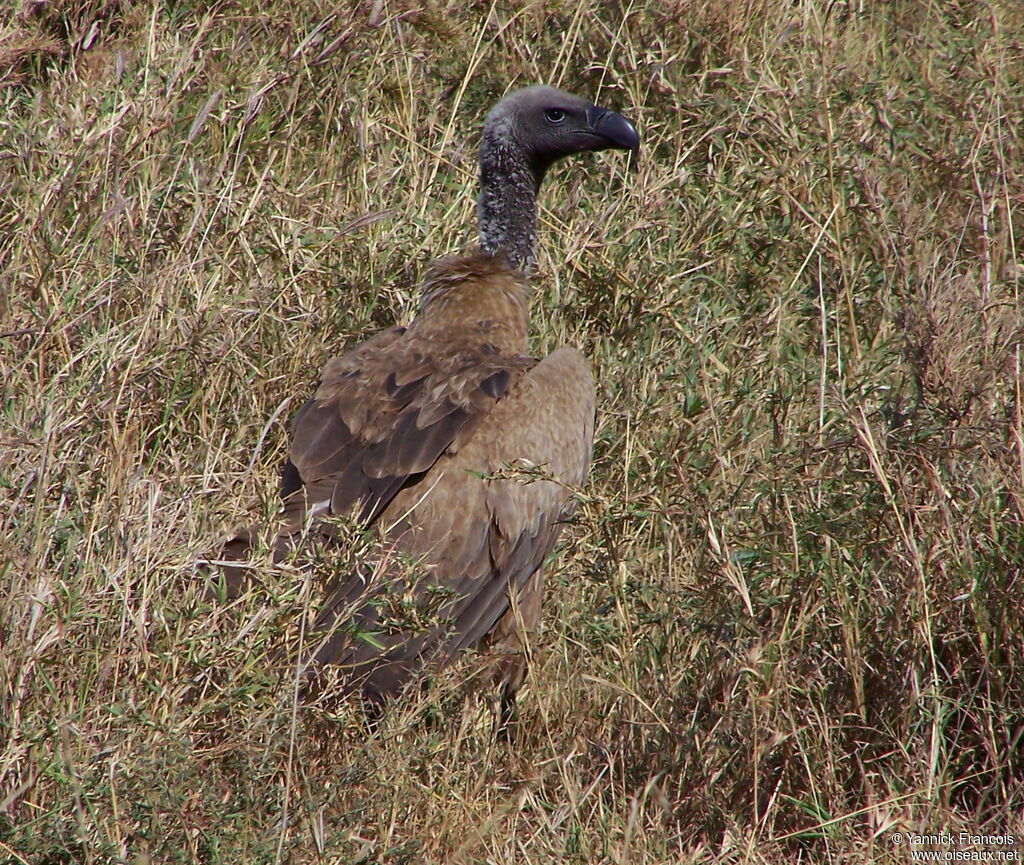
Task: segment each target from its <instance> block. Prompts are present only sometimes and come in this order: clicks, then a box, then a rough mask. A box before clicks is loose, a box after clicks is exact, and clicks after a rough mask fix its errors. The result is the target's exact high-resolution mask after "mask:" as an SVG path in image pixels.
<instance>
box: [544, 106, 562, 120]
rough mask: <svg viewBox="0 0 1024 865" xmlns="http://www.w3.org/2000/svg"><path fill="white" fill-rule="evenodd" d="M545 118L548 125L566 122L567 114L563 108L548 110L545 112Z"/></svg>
mask: <svg viewBox="0 0 1024 865" xmlns="http://www.w3.org/2000/svg"><path fill="white" fill-rule="evenodd" d="M544 116H545V117H546V118H547V119H548V123H564V122H565V112H564V111H563V110H562V109H561V108H548V109H547V110H546V111H545V112H544Z"/></svg>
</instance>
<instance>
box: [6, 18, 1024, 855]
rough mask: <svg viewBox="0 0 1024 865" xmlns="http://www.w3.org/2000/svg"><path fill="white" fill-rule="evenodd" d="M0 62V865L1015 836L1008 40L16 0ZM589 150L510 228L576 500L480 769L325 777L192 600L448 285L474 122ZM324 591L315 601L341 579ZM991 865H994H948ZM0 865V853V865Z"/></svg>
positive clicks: (1018, 111) (349, 741) (334, 719)
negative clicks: (552, 96) (584, 372)
mask: <svg viewBox="0 0 1024 865" xmlns="http://www.w3.org/2000/svg"><path fill="white" fill-rule="evenodd" d="M2 15H3V16H4V19H3V23H2V30H0V76H2V85H3V86H2V87H0V373H2V380H3V401H2V405H0V599H2V600H0V604H2V609H3V611H4V615H3V617H2V620H0V645H2V649H0V677H2V685H3V687H2V689H0V693H2V700H3V705H2V711H0V731H2V735H0V861H7V860H9V861H11V862H31V863H61V862H88V863H93V862H96V863H98V862H139V863H141V862H147V861H154V862H190V863H191V862H202V863H219V862H223V863H237V862H272V861H273V862H281V861H291V862H320V861H323V862H367V863H371V862H380V863H401V862H439V863H440V862H494V863H505V862H509V863H511V862H549V861H567V862H580V863H583V862H616V863H626V862H631V863H638V862H652V863H653V862H721V861H727V862H751V863H759V862H765V863H774V862H780V861H808V862H834V861H842V862H893V863H902V862H906V861H909V859H910V852H909V851H910V847H909V846H908V845H906V844H903V845H893V844H892V843H891V841H890V837H891V835H892V833H893V832H896V831H900V832H905V833H911V832H914V833H921V834H928V833H940V832H951V833H953V834H956V833H957V832H959V831H961V830H963V831H969V832H973V833H989V834H995V833H998V832H999V831H1012V832H1015V833H1017V834H1018V835H1020V834H1021V833H1024V823H1022V822H1021V814H1022V809H1024V759H1022V757H1021V753H1022V742H1021V737H1022V735H1024V674H1022V672H1021V667H1020V664H1019V659H1020V658H1021V657H1022V655H1024V639H1022V626H1021V620H1022V616H1024V600H1022V597H1024V595H1022V591H1021V580H1022V577H1024V564H1022V562H1024V518H1022V504H1024V408H1022V406H1024V400H1022V396H1024V394H1022V392H1021V381H1022V357H1021V340H1022V335H1024V315H1022V308H1021V284H1022V278H1024V265H1022V264H1021V261H1022V258H1021V255H1022V254H1021V250H1020V249H1019V240H1018V237H1019V235H1020V233H1021V222H1020V219H1021V217H1020V213H1021V208H1022V205H1024V172H1022V171H1021V169H1020V166H1021V165H1022V164H1024V146H1022V140H1021V133H1020V130H1021V129H1022V128H1024V96H1022V92H1024V66H1022V64H1021V61H1020V45H1021V41H1022V39H1024V12H1022V9H1021V7H1020V6H1019V4H1016V3H1012V2H1003V3H999V2H997V3H993V4H981V3H971V2H941V3H940V2H909V0H897V2H886V3H870V2H868V3H846V4H844V3H826V2H823V0H822V2H819V0H806V2H801V3H797V4H792V3H785V2H782V0H760V2H757V3H746V2H744V3H740V2H735V0H708V2H704V3H689V2H682V0H679V2H672V3H650V4H648V5H644V4H639V3H617V2H611V0H594V2H591V3H583V4H577V3H576V2H572V3H570V2H561V0H552V2H546V3H543V4H540V3H538V4H533V5H525V4H524V5H518V4H493V5H492V4H490V3H464V2H463V3H454V2H448V0H439V2H428V3H422V4H413V3H404V2H402V3H399V2H391V0H384V2H380V3H349V4H341V5H340V6H339V5H337V4H327V3H319V2H317V0H283V2H278V3H274V4H273V5H272V6H269V7H264V4H257V3H250V2H248V0H236V2H195V3H188V2H160V3H155V4H154V3H145V2H134V0H113V2H101V0H54V2H50V3H46V4H28V3H24V4H20V5H19V6H18V8H17V10H16V11H11V10H8V11H5V12H4V13H2ZM537 81H545V82H548V83H552V84H556V85H560V86H563V87H565V88H567V89H570V90H573V91H575V92H578V93H581V94H586V95H588V96H591V97H593V98H595V99H596V100H597V101H599V102H600V103H602V104H605V105H609V106H611V107H614V108H616V109H618V110H621V111H622V112H623V113H625V114H626V115H627V116H629V117H631V118H633V119H635V120H636V122H637V125H638V127H639V129H640V131H641V135H642V137H643V150H642V154H641V158H640V160H639V162H638V163H637V164H635V165H632V166H627V161H626V160H625V159H624V158H621V155H620V154H602V155H598V156H595V157H588V158H586V159H582V160H578V161H576V162H574V163H573V164H571V165H570V164H566V165H564V166H561V167H559V168H558V169H557V170H556V171H555V172H554V173H553V176H552V177H551V179H550V181H549V183H548V186H547V188H546V190H545V192H544V199H543V201H544V207H545V209H544V212H543V216H542V236H541V247H542V249H541V252H540V262H539V267H538V272H537V274H536V276H535V280H534V281H535V284H536V286H537V290H536V295H535V297H536V303H535V305H534V329H535V347H536V350H537V351H538V352H546V351H548V350H550V349H552V348H554V347H555V346H557V345H559V344H562V343H568V344H573V345H577V346H580V347H581V348H583V350H584V351H586V353H587V354H588V356H589V357H590V358H591V360H592V363H593V365H594V368H595V371H596V373H597V376H598V380H599V399H600V409H599V417H598V424H599V426H598V433H597V443H596V453H595V461H594V467H593V471H592V473H591V478H590V481H589V483H588V485H587V486H586V488H585V489H583V490H582V491H581V496H582V497H583V500H584V505H583V507H582V508H581V511H580V513H579V516H578V518H577V520H576V521H575V525H574V526H573V527H572V528H571V529H570V531H569V532H568V533H567V534H566V536H565V541H564V544H563V545H562V550H561V554H560V555H559V556H558V558H557V559H556V560H555V562H554V563H553V565H552V567H551V570H550V575H549V588H550V591H549V595H548V598H547V602H546V607H545V616H544V631H543V634H542V637H541V639H540V641H539V644H538V645H536V646H534V647H533V666H532V673H531V677H530V680H529V687H528V689H527V690H526V691H525V692H524V693H523V695H522V698H521V703H522V715H523V732H522V735H521V737H520V740H519V741H518V743H517V745H516V747H515V748H508V747H506V746H503V745H500V744H498V743H495V742H494V741H493V738H492V735H491V727H490V721H489V715H488V712H487V709H486V707H485V706H484V705H483V704H482V702H481V701H480V700H479V699H477V698H475V697H473V696H472V695H468V696H467V695H466V689H465V688H463V687H461V685H460V679H462V678H464V677H467V676H469V675H470V670H469V669H468V668H462V669H457V670H453V671H452V673H451V674H450V675H449V676H448V677H445V678H444V681H440V682H438V683H437V684H436V687H435V688H434V689H433V690H432V691H431V693H430V694H428V695H426V696H425V697H424V698H423V700H421V701H417V702H415V703H414V704H411V705H409V706H408V707H403V708H401V709H399V710H396V711H395V712H394V713H392V715H391V716H389V718H388V719H387V720H386V722H385V723H384V724H383V725H382V726H381V727H380V728H379V729H378V730H376V731H375V732H374V733H373V734H368V733H367V732H366V731H365V729H364V728H363V727H362V726H361V724H360V722H359V718H358V713H357V712H356V711H355V710H354V709H353V708H352V707H349V706H346V705H324V706H319V707H315V708H314V709H311V710H309V711H303V712H298V713H297V712H296V711H295V701H294V690H293V687H292V685H291V684H290V683H289V682H288V681H287V680H285V681H279V680H277V678H276V677H275V676H273V675H271V674H270V673H269V672H268V671H269V669H270V664H269V663H268V658H269V657H270V656H272V655H273V653H275V652H276V651H278V650H279V648H280V647H281V646H282V645H287V644H288V642H289V641H291V640H294V639H296V636H297V632H298V628H299V624H300V622H301V620H302V616H303V612H304V610H307V609H309V608H310V607H311V606H315V600H314V598H315V595H316V591H317V589H316V583H317V579H318V578H319V577H320V576H321V575H322V574H323V573H324V572H325V571H329V570H330V568H331V567H343V566H344V562H341V563H339V562H334V563H332V562H330V561H327V562H324V563H321V564H320V565H318V566H317V568H316V569H315V571H314V575H313V576H312V577H310V578H309V579H304V578H303V575H302V574H300V573H296V572H294V571H289V570H287V569H274V568H272V567H269V566H268V567H267V568H266V569H265V570H262V571H261V572H260V574H259V581H258V585H257V587H256V588H254V589H253V590H252V591H251V592H249V593H248V594H247V595H245V596H244V597H243V598H241V599H240V600H239V601H237V602H234V603H232V604H225V603H218V602H213V601H210V600H206V599H204V597H203V592H202V580H201V578H200V577H199V576H198V575H197V573H196V570H195V567H194V562H195V560H196V558H197V557H200V556H202V555H203V554H205V553H206V552H208V551H209V550H210V549H211V548H212V547H213V545H214V544H215V542H216V540H217V538H218V537H220V536H221V535H222V533H223V532H225V531H226V530H229V529H230V528H232V527H233V526H235V525H237V524H239V523H243V522H246V521H247V520H249V519H252V518H257V517H267V516H270V515H272V514H273V512H274V509H275V495H276V492H275V491H276V473H277V469H278V466H279V464H280V461H281V460H282V458H283V456H284V454H285V452H286V448H287V438H288V436H287V425H288V419H289V417H290V416H291V414H292V413H293V412H294V410H295V409H297V408H298V406H299V405H300V404H301V401H302V400H303V399H304V398H305V397H306V395H307V394H309V392H310V391H311V389H312V388H313V387H314V385H315V382H316V380H317V376H318V372H319V370H320V369H321V367H322V365H323V364H324V362H325V361H326V360H327V359H328V358H329V357H331V356H332V355H334V354H337V353H339V352H341V351H343V350H344V349H345V347H346V346H348V345H351V344H353V343H354V342H356V341H357V340H358V339H360V338H361V337H363V336H365V335H366V334H368V333H371V332H373V331H374V330H376V329H379V328H380V327H383V326H386V325H389V324H391V323H392V322H394V321H395V320H396V319H397V320H407V319H408V318H409V316H410V315H411V314H412V311H413V309H414V308H415V304H416V299H417V282H418V279H419V276H420V275H421V274H422V272H423V269H424V267H425V265H426V264H427V263H428V262H429V261H430V260H431V259H432V258H433V257H435V256H437V255H440V254H443V253H445V252H448V251H450V250H453V249H458V248H460V247H461V246H462V245H464V244H465V243H467V242H468V241H470V240H472V238H473V231H472V221H473V194H474V186H475V164H474V163H475V148H476V142H477V132H478V128H479V124H480V122H481V120H482V117H483V114H484V112H485V111H486V109H487V108H488V107H489V105H490V104H492V103H493V101H494V100H495V99H496V98H497V97H498V96H499V95H500V94H502V93H503V92H504V90H505V89H506V88H507V87H511V86H516V85H522V84H528V83H535V82H537ZM343 558H344V557H343ZM993 849H996V848H993ZM5 857H6V858H5Z"/></svg>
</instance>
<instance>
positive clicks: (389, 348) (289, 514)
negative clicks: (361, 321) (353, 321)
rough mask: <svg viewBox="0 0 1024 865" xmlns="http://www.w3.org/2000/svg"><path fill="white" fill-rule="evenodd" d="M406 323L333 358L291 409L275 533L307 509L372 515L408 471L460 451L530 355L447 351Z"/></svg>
mask: <svg viewBox="0 0 1024 865" xmlns="http://www.w3.org/2000/svg"><path fill="white" fill-rule="evenodd" d="M431 348H432V347H431V346H430V345H429V344H426V343H425V341H423V340H419V339H417V338H416V337H415V335H413V334H412V333H409V332H406V331H405V330H404V329H403V328H392V329H391V330H388V331H384V332H383V333H381V334H378V335H377V336H376V337H374V338H373V339H371V340H368V341H367V342H366V343H363V344H362V345H360V346H358V347H357V348H356V349H354V350H353V351H351V352H349V353H348V354H346V355H345V356H343V357H340V358H335V359H333V360H331V361H330V362H329V363H328V364H327V367H326V368H325V370H324V373H323V377H322V379H321V382H320V386H319V388H318V389H317V391H316V394H315V395H314V396H313V398H312V399H310V400H309V401H308V402H307V403H306V404H305V405H304V406H303V407H302V408H301V409H300V410H299V412H298V413H297V414H296V416H295V420H294V422H293V424H292V448H291V452H290V454H289V459H288V462H287V463H286V465H285V469H284V473H283V476H282V482H281V496H282V499H283V500H284V520H283V522H284V527H283V529H282V535H283V536H288V535H291V534H294V533H295V532H296V531H298V530H299V529H301V528H302V526H303V523H304V521H305V518H306V516H307V514H308V512H309V510H310V509H312V508H315V509H316V513H332V514H346V513H348V512H350V511H351V510H352V509H353V508H354V507H357V506H358V508H359V513H358V517H359V520H360V521H361V522H363V523H364V524H369V523H372V522H373V521H374V520H375V519H376V518H377V517H378V515H379V514H380V513H381V512H382V511H383V510H384V509H385V508H386V507H387V506H388V503H389V502H390V501H391V500H392V499H393V498H394V497H395V495H396V494H397V493H398V491H399V490H400V489H401V488H402V486H403V485H404V484H405V483H406V482H407V481H408V480H409V478H410V477H413V476H416V475H420V474H422V473H423V472H426V471H427V470H428V469H429V468H430V467H431V466H432V465H434V463H435V462H436V461H437V459H438V457H439V456H440V455H441V454H442V453H444V452H445V451H457V450H458V448H459V445H460V442H461V441H463V440H465V439H466V438H467V436H469V435H470V434H471V432H472V430H473V429H474V428H475V426H476V425H477V424H478V423H479V422H480V420H481V419H482V418H483V417H484V416H486V414H487V413H488V412H489V411H490V410H491V408H492V406H494V404H495V403H496V402H497V401H498V399H500V397H502V396H503V395H504V393H505V392H506V390H507V389H508V387H509V386H510V385H511V384H512V383H513V382H514V381H515V380H516V379H517V378H518V377H519V376H521V375H522V374H523V372H524V371H525V370H527V369H529V367H531V366H532V365H533V364H534V363H535V361H534V360H533V359H532V358H528V357H501V356H497V355H488V354H486V353H485V352H483V351H482V350H481V349H479V348H475V347H474V348H469V349H466V350H464V351H460V352H454V353H451V354H439V353H438V352H435V351H431Z"/></svg>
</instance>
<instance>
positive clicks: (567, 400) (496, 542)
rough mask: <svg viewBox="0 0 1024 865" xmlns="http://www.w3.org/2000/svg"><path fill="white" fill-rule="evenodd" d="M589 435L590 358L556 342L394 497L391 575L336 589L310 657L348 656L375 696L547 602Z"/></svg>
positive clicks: (389, 532) (386, 567)
mask: <svg viewBox="0 0 1024 865" xmlns="http://www.w3.org/2000/svg"><path fill="white" fill-rule="evenodd" d="M593 434H594V386H593V380H592V378H591V375H590V370H589V367H588V365H587V362H586V360H585V359H584V358H583V356H582V355H581V354H580V353H579V352H577V351H576V350H575V349H570V348H562V349H559V350H558V351H556V352H554V353H553V354H551V355H550V356H549V357H548V358H546V359H545V360H543V361H541V362H540V363H538V364H537V365H536V366H534V367H533V368H532V369H531V370H530V371H529V372H527V373H526V374H525V375H523V376H522V377H521V378H520V379H519V381H518V382H517V383H515V384H514V385H513V386H512V387H510V388H509V390H508V392H507V393H506V394H505V395H504V396H503V397H502V398H501V399H498V400H497V401H496V403H495V404H494V407H493V408H492V409H491V411H490V412H489V413H488V414H487V415H486V416H485V417H483V418H482V419H481V420H480V422H479V423H478V425H477V426H476V428H475V430H474V431H473V434H472V435H471V436H470V437H469V438H468V440H467V441H464V442H462V443H461V446H460V447H459V448H457V449H454V450H450V451H448V452H446V453H444V454H443V455H442V456H441V457H440V458H439V459H438V460H437V461H436V462H435V463H434V465H433V466H432V467H430V468H429V470H427V471H426V472H425V473H424V474H423V476H422V478H420V479H419V480H418V481H417V482H416V483H415V484H409V485H407V486H406V487H405V488H403V489H402V490H401V491H400V492H398V494H397V495H396V496H395V497H394V499H393V500H392V501H391V503H390V504H389V505H388V506H387V508H386V510H385V511H384V513H383V514H382V516H381V518H380V520H379V522H378V528H379V530H380V531H381V533H382V535H383V540H382V549H383V551H382V553H381V555H382V556H384V557H385V560H383V565H382V566H378V568H377V571H378V573H380V574H382V578H381V579H378V580H376V581H371V582H370V583H369V584H367V582H365V581H364V580H363V579H362V578H360V577H351V578H349V579H348V580H347V581H345V582H344V583H343V584H342V585H340V586H339V587H338V588H337V589H336V590H335V592H334V594H333V595H332V596H331V597H330V598H329V600H328V603H327V605H326V606H325V608H324V610H323V612H322V613H321V614H320V617H319V619H318V621H317V628H316V631H317V634H318V635H319V636H317V635H314V639H315V640H316V641H317V643H318V645H317V647H316V649H315V650H314V651H313V652H312V653H311V655H312V660H313V670H314V671H315V667H316V665H319V664H324V663H330V664H340V665H342V667H343V668H344V669H345V670H346V673H347V675H346V679H347V681H348V683H349V685H350V687H351V688H353V689H356V688H361V689H362V690H363V692H364V694H365V695H366V696H367V697H368V698H370V699H372V700H379V699H382V698H384V697H386V696H388V695H391V694H394V693H395V692H397V691H398V690H399V689H400V688H401V686H402V685H403V684H404V682H405V681H407V680H408V678H409V677H410V676H411V675H412V674H413V673H414V672H416V671H417V670H418V669H420V668H421V667H423V666H425V665H431V666H433V665H437V666H440V665H443V664H444V663H446V662H447V661H448V660H450V659H451V658H452V657H453V656H454V655H455V654H456V653H457V652H459V651H460V650H461V649H464V648H467V647H471V646H475V645H477V644H478V643H479V642H480V640H481V639H482V638H483V637H484V636H485V635H487V634H488V633H489V632H490V631H491V630H492V629H493V628H494V627H495V625H496V624H497V623H498V622H499V620H500V619H502V617H503V616H506V615H514V614H516V607H519V608H521V609H522V610H530V611H536V610H538V609H539V598H537V597H535V595H536V594H537V593H539V592H540V590H541V582H540V579H539V572H540V569H541V567H542V565H543V564H544V560H545V558H546V557H547V556H548V554H549V553H550V552H551V549H552V547H553V546H554V544H555V541H556V539H557V537H558V533H559V531H560V528H561V523H562V521H563V520H564V519H565V517H566V516H568V515H569V514H570V513H571V512H572V510H573V501H572V491H571V487H573V486H578V485H579V484H581V483H582V482H583V480H584V478H585V475H586V471H587V466H588V463H589V460H590V453H591V448H592V443H593ZM378 564H379V565H380V563H378ZM513 599H515V601H514V602H513ZM396 611H397V612H398V615H397V616H396V615H395V613H396ZM410 618H411V619H415V620H416V621H418V622H419V626H418V627H415V626H411V625H410V623H409V620H410ZM527 618H534V619H535V618H536V613H535V612H534V613H532V614H531V615H530V616H527ZM403 619H404V621H403ZM506 621H507V620H506ZM534 623H535V622H530V621H527V622H526V625H527V626H528V627H530V626H532V625H533V624H534ZM502 630H503V631H508V630H509V629H508V628H503V629H502ZM511 630H515V629H514V628H513V629H511Z"/></svg>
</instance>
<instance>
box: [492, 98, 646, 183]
mask: <svg viewBox="0 0 1024 865" xmlns="http://www.w3.org/2000/svg"><path fill="white" fill-rule="evenodd" d="M488 147H492V148H495V149H497V150H504V151H506V152H508V151H510V150H515V151H518V152H519V153H521V154H522V155H523V156H525V158H526V161H527V164H528V165H529V167H530V170H531V171H532V173H533V175H534V179H535V180H536V182H537V184H538V185H539V184H540V181H541V180H542V179H543V177H544V173H545V172H546V171H547V169H548V168H549V167H550V166H551V164H552V163H553V162H555V161H556V160H559V159H561V158H563V157H565V156H571V155H572V154H574V153H583V152H585V151H588V150H608V149H611V148H614V149H616V150H632V151H634V152H636V151H637V150H639V148H640V136H639V135H637V131H636V128H635V127H634V126H633V124H632V123H630V122H629V121H628V120H626V118H625V117H623V116H622V115H621V114H616V113H615V112H614V111H609V110H608V109H607V108H599V107H598V106H596V105H593V104H592V103H590V102H589V101H587V100H586V99H581V98H580V97H578V96H573V95H572V94H571V93H564V92H562V91H561V90H556V89H555V88H554V87H546V86H543V85H540V86H537V87H527V88H526V89H524V90H516V91H515V92H513V93H510V94H509V95H508V96H506V97H505V98H504V99H502V100H501V101H500V102H499V103H498V104H497V105H495V106H494V108H492V109H491V111H490V113H489V114H488V115H487V119H486V120H485V121H484V131H483V148H485V149H486V148H488Z"/></svg>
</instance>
